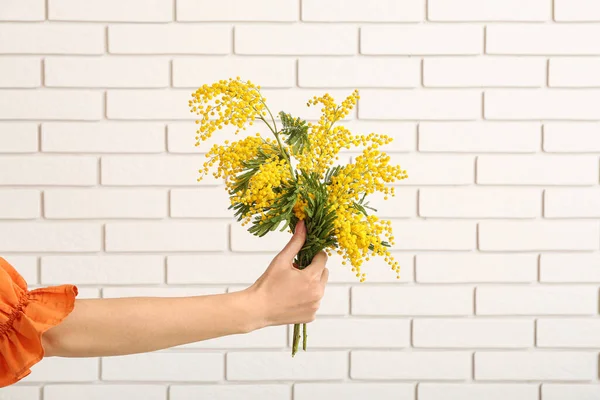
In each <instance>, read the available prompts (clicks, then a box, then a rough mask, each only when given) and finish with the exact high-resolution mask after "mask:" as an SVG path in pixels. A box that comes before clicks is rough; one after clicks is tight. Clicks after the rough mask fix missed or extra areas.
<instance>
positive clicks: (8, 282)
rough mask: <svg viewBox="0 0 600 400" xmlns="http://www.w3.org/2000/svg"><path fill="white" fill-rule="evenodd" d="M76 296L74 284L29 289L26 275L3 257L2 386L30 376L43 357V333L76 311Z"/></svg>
mask: <svg viewBox="0 0 600 400" xmlns="http://www.w3.org/2000/svg"><path fill="white" fill-rule="evenodd" d="M75 296H77V287H75V286H73V285H63V286H54V287H48V288H42V289H36V290H32V291H28V290H27V283H26V282H25V280H24V279H23V277H22V276H21V275H19V273H18V272H17V271H16V270H15V269H14V268H13V267H12V266H11V265H10V264H9V263H8V262H7V261H6V260H5V259H3V258H2V257H0V387H4V386H8V385H11V384H13V383H15V382H17V381H18V380H20V379H23V378H24V377H26V376H27V375H29V373H30V372H31V371H30V370H29V368H31V366H32V365H34V364H36V363H37V362H39V361H40V360H41V359H42V358H43V357H44V348H43V347H42V334H43V333H44V332H46V331H47V330H48V329H50V328H51V327H53V326H55V325H58V324H59V323H60V322H61V321H62V320H63V319H64V318H65V317H66V316H67V315H69V313H71V311H73V307H74V306H75Z"/></svg>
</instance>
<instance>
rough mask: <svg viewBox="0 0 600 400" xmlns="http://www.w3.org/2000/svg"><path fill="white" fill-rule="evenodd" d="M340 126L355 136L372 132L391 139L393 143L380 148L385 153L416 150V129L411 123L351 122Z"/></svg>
mask: <svg viewBox="0 0 600 400" xmlns="http://www.w3.org/2000/svg"><path fill="white" fill-rule="evenodd" d="M342 125H343V126H345V127H346V128H348V129H349V130H350V131H352V132H353V133H355V134H359V133H360V134H369V133H372V132H374V133H379V134H383V135H387V136H389V137H391V138H392V139H393V141H392V142H391V143H389V144H387V145H385V146H384V147H382V149H384V150H385V152H387V153H394V152H411V151H414V150H415V149H416V143H417V129H416V125H415V124H414V123H411V122H395V121H363V120H352V121H347V122H344V123H342Z"/></svg>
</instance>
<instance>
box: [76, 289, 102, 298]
mask: <svg viewBox="0 0 600 400" xmlns="http://www.w3.org/2000/svg"><path fill="white" fill-rule="evenodd" d="M100 297H101V296H100V289H95V288H81V287H80V288H79V294H78V295H77V298H78V299H99V298H100Z"/></svg>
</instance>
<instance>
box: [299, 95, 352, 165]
mask: <svg viewBox="0 0 600 400" xmlns="http://www.w3.org/2000/svg"><path fill="white" fill-rule="evenodd" d="M359 98H360V97H359V95H358V91H357V90H355V91H354V92H353V93H352V94H351V95H350V96H348V97H347V98H346V99H345V100H344V101H342V104H341V105H337V104H336V103H335V100H334V99H333V97H331V96H330V95H329V94H328V93H326V94H325V95H323V96H322V97H316V96H315V97H313V98H312V99H311V100H309V101H308V103H307V106H309V107H310V106H318V105H319V104H321V112H322V115H321V118H320V119H319V122H318V123H316V124H313V123H309V124H308V126H309V135H308V140H309V143H310V146H309V148H308V151H304V152H302V154H297V155H295V156H296V157H297V159H298V168H300V169H302V170H305V171H310V172H315V173H317V174H319V175H320V176H322V175H323V174H324V173H325V171H326V170H327V168H329V167H331V166H332V165H333V162H334V161H335V160H337V159H338V153H339V151H340V150H341V149H342V148H346V149H349V148H350V147H351V145H358V144H359V142H358V141H357V138H356V137H354V136H353V135H352V133H351V132H350V131H349V130H348V129H346V128H344V127H343V126H337V127H335V128H334V127H333V125H334V124H335V123H336V122H337V121H339V120H342V119H344V118H346V116H348V114H349V113H350V111H351V110H352V109H353V108H354V106H355V105H356V102H357V101H358V99H359Z"/></svg>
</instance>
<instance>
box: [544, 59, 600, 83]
mask: <svg viewBox="0 0 600 400" xmlns="http://www.w3.org/2000/svg"><path fill="white" fill-rule="evenodd" d="M598 68H600V59H599V58H589V59H581V58H553V59H551V60H550V69H549V72H550V73H549V80H548V86H551V87H579V88H583V87H600V74H598Z"/></svg>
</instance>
